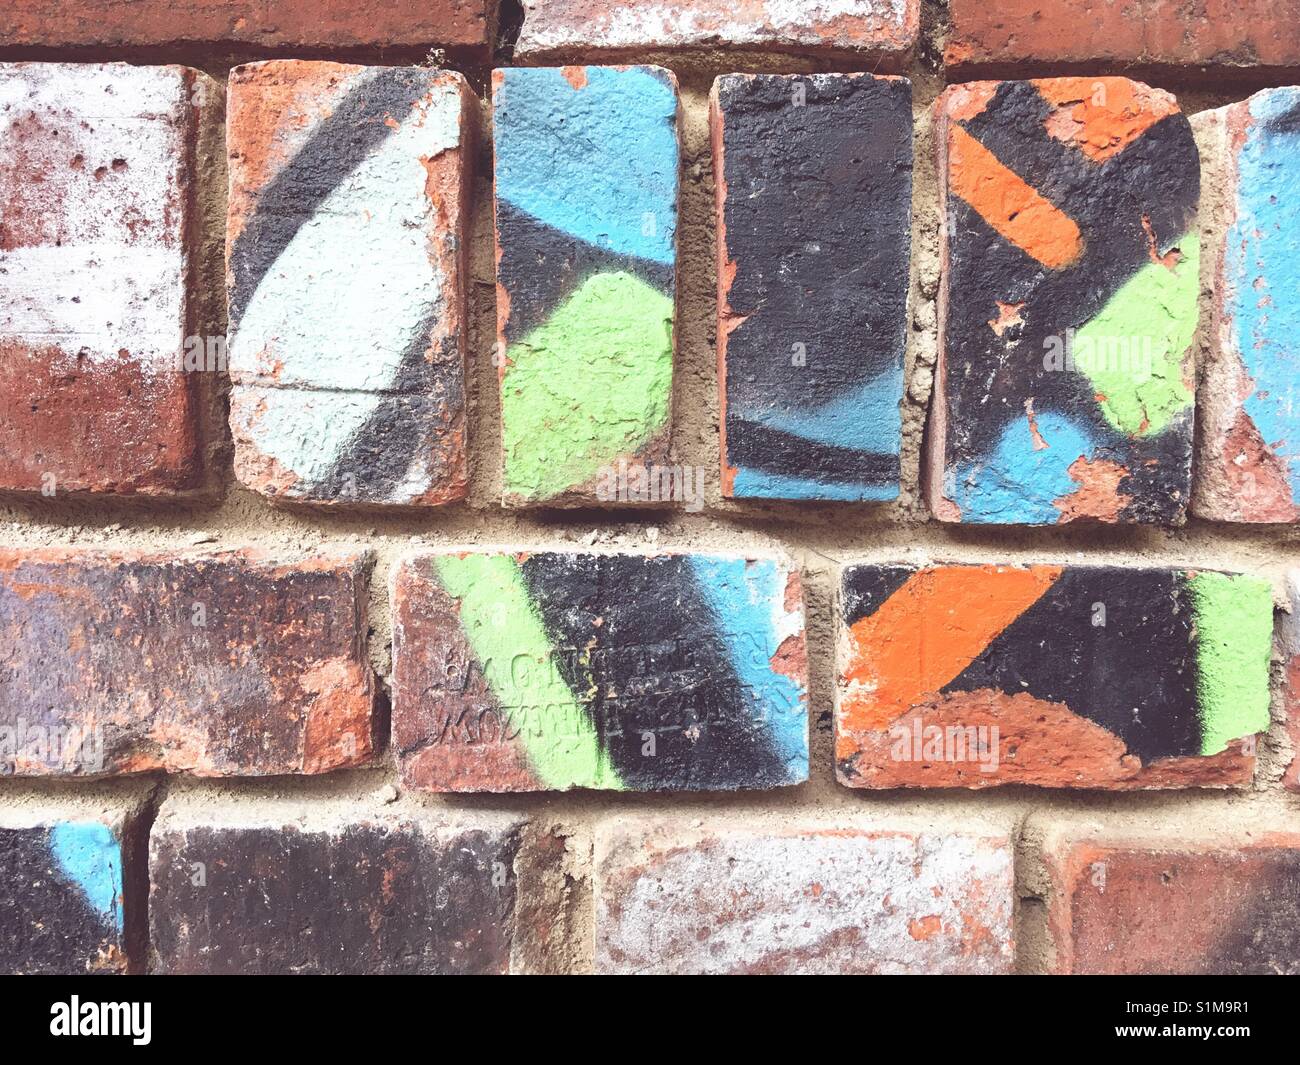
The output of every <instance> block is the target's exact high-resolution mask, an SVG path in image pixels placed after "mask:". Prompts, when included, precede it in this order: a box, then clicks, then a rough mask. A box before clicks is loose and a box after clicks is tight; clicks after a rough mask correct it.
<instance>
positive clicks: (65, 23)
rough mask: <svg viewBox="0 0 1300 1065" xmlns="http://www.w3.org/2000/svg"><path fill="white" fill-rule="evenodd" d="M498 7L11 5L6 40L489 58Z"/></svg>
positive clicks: (382, 2)
mask: <svg viewBox="0 0 1300 1065" xmlns="http://www.w3.org/2000/svg"><path fill="white" fill-rule="evenodd" d="M495 12H496V4H495V2H493V0H257V2H253V0H130V2H129V3H123V2H121V0H62V2H61V3H59V4H57V5H50V4H48V3H46V2H44V0H9V2H8V4H7V5H6V7H5V10H4V12H3V13H0V39H2V40H4V41H5V43H7V44H27V45H43V46H56V45H100V46H106V47H117V46H121V45H141V46H147V45H167V44H225V45H236V46H240V45H243V46H249V47H255V48H279V49H288V48H349V47H360V46H365V45H372V46H380V47H389V48H391V47H400V46H403V45H409V46H421V45H444V46H451V47H457V46H459V47H464V48H472V49H475V50H485V49H486V48H487V47H488V46H489V45H490V43H491V39H492V29H493V26H494V25H495Z"/></svg>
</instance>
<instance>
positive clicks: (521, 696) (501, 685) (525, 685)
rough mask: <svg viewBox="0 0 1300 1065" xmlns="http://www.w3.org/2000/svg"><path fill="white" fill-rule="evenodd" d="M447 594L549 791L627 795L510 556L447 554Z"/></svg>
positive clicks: (442, 567)
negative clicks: (455, 603)
mask: <svg viewBox="0 0 1300 1065" xmlns="http://www.w3.org/2000/svg"><path fill="white" fill-rule="evenodd" d="M435 565H436V566H437V569H438V578H439V580H441V582H442V586H443V589H444V590H445V591H446V592H447V594H448V595H450V596H451V597H452V598H453V599H456V600H457V601H458V602H459V603H460V624H461V628H462V629H463V630H464V633H465V637H466V639H467V640H468V641H469V645H470V648H471V650H473V652H474V656H475V657H476V658H477V659H478V661H479V665H480V666H481V667H482V669H483V673H484V676H485V677H486V679H487V682H488V685H489V686H490V687H491V688H492V692H493V694H494V695H495V696H496V698H497V702H498V703H499V704H500V705H501V707H502V708H503V709H508V710H510V711H512V712H513V713H514V714H516V715H518V722H519V724H520V725H521V728H520V733H519V736H520V740H521V742H522V743H523V745H524V749H525V750H526V751H527V752H528V759H529V761H530V762H531V763H532V768H533V772H534V773H536V775H537V778H538V780H540V781H541V783H542V784H543V785H545V786H546V787H547V788H554V789H559V788H606V789H613V790H622V788H623V783H622V781H621V780H619V777H618V773H617V772H616V771H615V770H614V767H613V766H612V765H611V764H610V763H609V759H608V757H607V756H606V754H605V752H604V751H602V749H601V746H600V738H599V737H598V736H597V734H596V728H595V725H594V724H593V722H592V720H591V718H590V716H589V715H588V714H587V712H586V710H585V709H584V707H583V705H582V703H581V702H579V700H578V699H576V698H575V697H574V694H573V692H572V691H571V690H570V688H569V686H568V685H567V684H566V683H565V681H564V678H563V677H562V676H561V675H560V671H559V670H558V669H557V668H556V666H555V662H554V660H553V657H552V653H551V643H550V640H549V639H548V638H547V635H546V630H545V628H544V627H543V625H542V622H541V619H540V618H539V617H538V616H537V611H536V610H534V609H533V604H532V602H531V601H530V600H529V598H528V589H527V588H526V587H525V585H524V579H523V575H522V574H521V573H520V570H519V565H518V563H516V561H515V560H514V559H513V558H512V557H511V556H509V555H465V556H463V557H462V556H457V555H440V556H438V557H437V559H436V560H435Z"/></svg>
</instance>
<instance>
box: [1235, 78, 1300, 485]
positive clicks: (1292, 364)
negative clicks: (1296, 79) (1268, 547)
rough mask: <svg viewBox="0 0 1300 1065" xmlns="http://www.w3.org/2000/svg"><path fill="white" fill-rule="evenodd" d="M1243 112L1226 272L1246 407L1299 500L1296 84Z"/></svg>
mask: <svg viewBox="0 0 1300 1065" xmlns="http://www.w3.org/2000/svg"><path fill="white" fill-rule="evenodd" d="M1250 114H1251V118H1252V119H1253V123H1252V125H1251V126H1250V128H1249V130H1248V131H1247V134H1246V140H1245V143H1244V145H1243V146H1242V150H1241V154H1240V155H1239V156H1238V158H1237V165H1238V173H1239V179H1238V183H1237V221H1236V223H1235V224H1234V225H1233V226H1232V228H1231V229H1230V230H1229V233H1228V247H1227V261H1226V263H1225V266H1226V269H1225V274H1226V276H1227V279H1228V281H1229V283H1230V286H1231V290H1232V292H1233V297H1232V303H1231V311H1232V318H1233V327H1234V330H1235V336H1236V342H1237V348H1238V350H1239V351H1240V352H1241V359H1242V362H1243V364H1244V365H1245V367H1246V372H1247V373H1248V374H1249V375H1250V377H1251V378H1252V379H1253V380H1254V382H1255V389H1254V391H1253V392H1252V393H1251V394H1250V396H1249V397H1248V398H1247V399H1246V402H1245V409H1246V413H1247V414H1248V415H1249V416H1250V418H1251V420H1252V421H1253V422H1254V423H1255V425H1256V427H1257V428H1258V429H1259V432H1260V435H1261V436H1262V437H1263V439H1264V443H1265V444H1267V445H1268V446H1269V448H1270V449H1271V450H1272V451H1273V453H1274V454H1275V455H1277V456H1278V457H1279V458H1280V459H1282V460H1283V462H1284V463H1285V465H1286V469H1287V480H1288V482H1289V483H1290V485H1291V497H1292V499H1295V500H1300V89H1295V88H1290V89H1269V90H1266V91H1264V92H1262V93H1258V94H1256V95H1255V96H1252V97H1251V99H1250ZM1256 279H1258V282H1257V280H1256Z"/></svg>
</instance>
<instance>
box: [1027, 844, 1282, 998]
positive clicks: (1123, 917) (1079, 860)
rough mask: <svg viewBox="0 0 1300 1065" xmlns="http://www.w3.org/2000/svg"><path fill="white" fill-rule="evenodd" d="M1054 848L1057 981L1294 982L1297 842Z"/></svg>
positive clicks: (1048, 857)
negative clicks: (1245, 978) (1143, 977)
mask: <svg viewBox="0 0 1300 1065" xmlns="http://www.w3.org/2000/svg"><path fill="white" fill-rule="evenodd" d="M1252 835H1253V836H1254V838H1253V839H1250V838H1246V839H1243V838H1242V837H1241V836H1234V838H1231V839H1222V840H1216V841H1205V840H1198V841H1186V842H1185V841H1182V840H1179V839H1178V838H1177V837H1173V838H1171V836H1170V835H1169V834H1163V835H1162V836H1161V837H1146V838H1138V839H1132V838H1123V837H1119V836H1116V835H1113V834H1107V833H1104V832H1097V831H1094V832H1091V833H1084V834H1081V836H1080V837H1079V838H1071V837H1070V836H1069V835H1068V834H1066V833H1064V832H1059V833H1056V834H1054V835H1053V836H1052V837H1049V840H1048V841H1047V843H1046V845H1045V855H1044V857H1045V862H1046V866H1047V869H1048V872H1049V875H1050V883H1051V892H1052V897H1051V901H1050V904H1049V918H1048V927H1049V931H1050V933H1051V938H1052V945H1053V948H1054V953H1055V959H1054V969H1055V971H1057V972H1060V973H1079V974H1124V973H1137V974H1152V975H1170V974H1221V975H1245V974H1269V973H1282V974H1288V975H1294V974H1296V973H1300V836H1297V835H1295V834H1293V833H1266V832H1256V833H1249V832H1248V833H1246V836H1247V837H1250V836H1252Z"/></svg>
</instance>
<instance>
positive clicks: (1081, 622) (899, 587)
mask: <svg viewBox="0 0 1300 1065" xmlns="http://www.w3.org/2000/svg"><path fill="white" fill-rule="evenodd" d="M839 618H840V634H839V661H840V664H839V667H838V671H837V672H838V674H839V684H838V690H837V705H836V718H835V722H836V739H835V760H836V767H837V772H838V774H839V778H840V781H841V782H842V783H844V784H848V785H849V786H851V787H864V788H895V787H964V788H985V787H994V786H997V785H1001V784H1013V783H1021V784H1037V785H1039V786H1042V787H1054V788H1070V787H1085V788H1102V789H1110V790H1123V789H1132V788H1173V787H1185V786H1198V787H1231V786H1244V785H1246V784H1248V783H1249V781H1250V779H1251V775H1252V773H1253V770H1254V763H1255V743H1256V740H1255V736H1256V734H1257V733H1261V732H1264V731H1266V730H1267V728H1268V724H1269V658H1270V654H1271V651H1272V624H1273V613H1272V593H1271V589H1270V587H1269V585H1268V583H1267V582H1265V581H1262V580H1259V579H1257V578H1253V577H1247V576H1239V575H1231V574H1224V573H1216V572H1211V571H1206V570H1202V571H1191V570H1156V569H1121V568H1112V567H1086V566H1064V567H1063V566H1046V565H1037V566H1028V567H1015V566H933V567H926V568H920V569H918V568H915V567H909V566H875V565H863V566H850V567H847V568H845V570H844V572H843V575H842V583H841V589H840V604H839Z"/></svg>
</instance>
